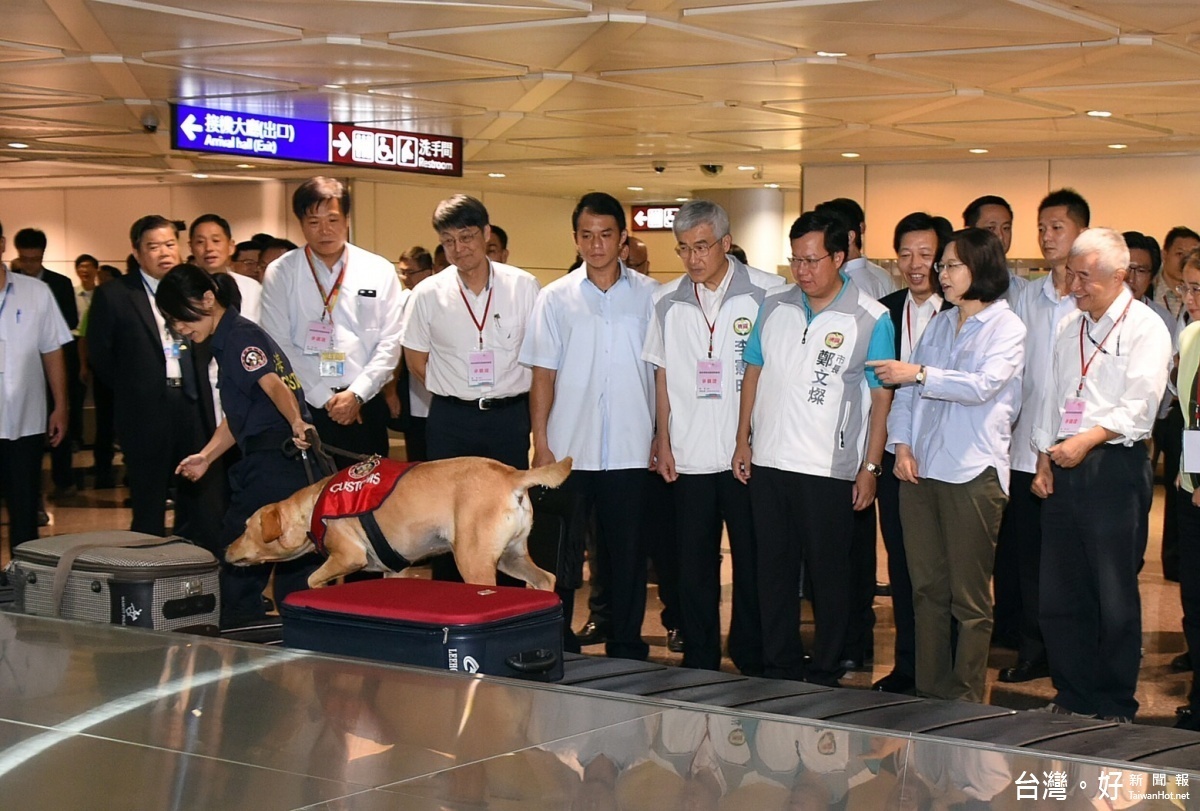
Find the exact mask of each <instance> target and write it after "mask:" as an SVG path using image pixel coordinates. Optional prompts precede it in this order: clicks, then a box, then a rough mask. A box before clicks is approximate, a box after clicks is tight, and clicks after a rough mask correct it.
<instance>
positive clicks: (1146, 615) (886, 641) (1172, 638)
mask: <svg viewBox="0 0 1200 811" xmlns="http://www.w3.org/2000/svg"><path fill="white" fill-rule="evenodd" d="M397 455H402V450H401V451H400V452H399V454H397ZM88 456H90V454H86V453H80V454H77V457H76V464H77V465H80V466H83V465H86V464H88V463H89V462H90V460H89V459H88V458H87V457H88ZM88 481H90V480H89V477H85V482H88ZM125 496H126V491H125V490H123V489H114V490H94V489H87V488H84V489H81V490H80V491H79V493H78V494H77V495H74V496H71V497H69V498H65V499H62V500H61V501H59V502H57V503H56V502H54V501H53V500H52V501H50V503H49V504H48V509H49V512H50V515H51V524H50V526H48V527H46V528H44V529H43V534H62V533H67V532H83V531H88V530H95V529H124V528H128V526H129V518H130V511H129V510H128V509H127V508H125V507H124V506H123V501H124V498H125ZM1161 527H1162V489H1161V488H1158V489H1157V492H1156V497H1155V501H1154V507H1153V511H1152V515H1151V536H1150V544H1149V548H1148V549H1147V553H1146V565H1145V567H1144V569H1143V571H1142V574H1141V578H1140V579H1141V585H1142V618H1143V646H1144V658H1143V662H1142V671H1141V679H1140V682H1139V686H1138V700H1139V701H1140V702H1141V707H1142V709H1141V712H1140V714H1139V716H1138V720H1139V722H1141V723H1147V724H1160V725H1169V724H1172V723H1174V709H1175V707H1176V706H1178V705H1179V704H1181V703H1184V702H1185V699H1186V695H1187V690H1188V687H1189V678H1190V677H1189V676H1188V675H1186V674H1177V673H1172V672H1171V670H1170V664H1169V663H1170V661H1171V659H1172V658H1173V657H1174V656H1176V655H1177V654H1179V653H1180V652H1182V651H1183V649H1184V642H1183V634H1182V632H1181V630H1180V614H1181V612H1180V605H1179V587H1178V584H1175V583H1169V582H1167V581H1165V580H1164V579H1163V578H1162V574H1161V573H1162V566H1161V563H1160V559H1159V552H1160V543H1161V541H1160V537H1159V533H1160V532H1161ZM8 557H9V550H8V544H7V540H5V541H4V544H3V546H2V547H0V563H4V564H6V563H7V561H8ZM878 561H879V563H878V569H879V575H878V579H879V580H881V581H885V580H886V579H887V572H886V556H885V552H884V550H883V546H882V543H881V544H880V547H879V557H878ZM722 582H723V583H724V584H725V588H724V599H723V602H722V614H723V618H724V621H725V623H726V626H727V625H728V620H729V614H728V612H729V588H730V587H729V583H730V571H729V555H728V553H726V555H725V564H724V572H723V578H722ZM659 609H660V605H659V603H658V599H657V591H656V588H655V587H653V586H651V593H650V595H649V600H648V607H647V611H646V620H645V624H644V626H643V633H644V636H645V638H646V640H647V641H648V642H649V643H650V645H651V658H652V659H654V660H655V661H659V662H663V663H668V664H671V663H676V664H677V663H678V662H679V661H680V659H681V656H680V655H678V654H673V653H671V652H670V651H668V650H667V648H666V634H665V631H664V629H663V626H662V623H661V622H660V620H659ZM586 614H587V593H586V587H585V589H584V590H583V592H581V593H580V594H579V595H578V597H577V599H576V602H575V621H574V626H575V627H576V628H579V627H580V626H582V625H583V623H584V622H585V620H586ZM875 614H876V626H875V654H876V657H875V661H874V663H873V665H872V666H871V668H870V670H864V671H861V672H856V673H851V674H849V675H848V676H847V677H846V678H845V679H844V680H843V682H842V684H843V685H844V686H847V687H858V688H863V689H867V688H869V687H870V685H871V683H872V682H873V681H874V680H875V679H878V678H880V677H881V676H883V675H885V674H887V673H888V672H889V671H890V670H891V666H892V645H893V640H894V625H893V621H892V608H891V601H890V599H888V598H886V597H877V598H876V600H875ZM802 625H803V627H804V628H807V629H810V630H811V613H810V611H809V607H808V606H807V604H806V606H805V617H804V621H803V624H802ZM601 651H602V649H601V648H599V647H594V648H586V649H585V651H584V652H587V653H600V652H601ZM1015 663H1016V653H1015V652H1013V651H1010V650H1006V649H1002V648H998V647H994V648H993V649H992V654H991V658H990V661H989V669H988V684H989V688H990V697H989V701H990V702H991V703H993V704H997V705H1001V706H1005V707H1011V708H1014V709H1029V708H1032V707H1036V706H1040V705H1042V704H1044V703H1046V702H1047V701H1048V700H1049V699H1050V698H1051V697H1052V696H1053V692H1052V689H1051V686H1050V680H1049V679H1040V680H1036V681H1033V682H1027V683H1025V684H1019V685H1008V684H1001V683H999V682H998V681H997V680H996V677H997V673H998V671H999V670H1000V669H1001V668H1004V667H1008V666H1010V665H1013V664H1015ZM724 668H725V669H728V670H731V671H732V670H733V667H732V665H731V664H730V663H729V661H728V660H726V661H725V663H724Z"/></svg>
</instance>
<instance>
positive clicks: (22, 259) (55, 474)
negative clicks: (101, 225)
mask: <svg viewBox="0 0 1200 811" xmlns="http://www.w3.org/2000/svg"><path fill="white" fill-rule="evenodd" d="M13 246H14V247H15V248H16V249H17V258H16V259H14V260H13V270H16V271H19V272H21V273H23V274H25V275H26V276H32V277H33V278H35V279H39V280H41V281H43V282H45V283H46V284H47V285H48V286H49V287H50V292H51V293H53V294H54V300H55V302H57V303H58V311H59V312H60V313H62V317H63V320H64V321H66V322H67V328H68V329H70V330H72V331H74V330H75V328H76V327H78V326H79V307H78V306H77V305H76V303H75V285H73V284H71V280H70V279H68V278H67V277H66V276H64V275H62V274H61V273H55V272H54V271H53V270H50V269H49V268H47V267H46V266H45V265H43V264H42V262H43V261H44V260H45V257H46V234H45V233H44V232H42V231H39V230H38V229H36V228H22V229H21V230H20V231H18V232H17V233H16V234H15V235H13ZM63 360H64V361H65V363H66V366H67V387H68V391H69V393H68V400H69V401H72V402H73V401H74V399H75V398H74V397H73V396H72V395H74V394H75V393H76V391H75V390H76V389H77V388H78V387H79V386H80V385H81V384H80V382H79V350H78V347H77V346H76V342H75V339H72V340H71V342H70V343H67V344H63ZM55 406H57V404H55ZM68 407H70V403H68ZM76 419H77V415H75V414H70V416H69V417H68V421H69V422H71V423H74V422H75V421H76ZM78 439H79V437H77V436H70V435H69V434H68V436H65V437H63V440H62V441H61V442H60V443H58V445H56V446H55V447H52V448H51V449H50V476H51V478H52V479H53V481H54V495H56V496H64V495H71V494H72V493H74V492H75V472H74V469H73V466H72V461H71V460H72V451H73V447H72V446H73V442H75V441H77V440H78ZM39 489H40V488H39Z"/></svg>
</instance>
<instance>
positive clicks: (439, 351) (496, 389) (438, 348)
mask: <svg viewBox="0 0 1200 811" xmlns="http://www.w3.org/2000/svg"><path fill="white" fill-rule="evenodd" d="M490 264H491V272H490V274H489V276H488V283H487V285H485V286H484V288H483V290H482V291H480V293H479V295H475V294H474V293H472V292H471V291H470V290H468V289H467V288H466V287H465V286H464V285H463V283H462V280H461V277H460V276H459V274H458V268H456V267H455V266H454V265H451V266H450V267H448V268H446V269H445V270H443V271H442V272H441V273H435V274H434V275H433V276H430V277H429V278H428V279H426V280H425V281H423V282H421V284H419V285H417V287H416V288H415V289H414V290H413V295H412V313H411V314H409V315H408V316H407V320H406V321H405V324H404V335H403V336H402V338H401V340H402V341H403V343H404V346H405V347H407V348H409V349H412V350H415V351H417V352H428V353H429V362H428V364H427V365H426V367H425V387H426V388H428V389H429V391H430V392H432V393H433V394H436V395H440V396H442V397H457V398H458V399H460V400H477V399H480V398H484V397H487V398H503V397H515V396H517V395H518V394H524V393H526V392H528V391H529V385H530V382H531V380H532V378H533V373H532V372H531V371H530V370H529V369H528V367H525V366H522V365H521V364H520V362H519V361H518V355H519V354H520V352H521V342H522V341H524V340H525V328H526V326H527V325H528V324H529V316H530V314H531V313H532V312H533V303H534V301H535V300H537V295H538V289H539V288H538V283H537V279H535V278H534V277H533V275H532V274H530V273H527V272H525V271H524V270H521V269H520V268H517V267H513V266H512V265H505V264H501V263H500V262H490ZM393 275H394V274H393ZM464 296H465V297H466V301H467V302H470V304H469V309H468V304H466V303H464V301H463V297H464ZM489 296H490V297H491V304H490V305H489V304H488V298H489ZM480 318H482V319H483V321H484V324H483V345H482V347H481V346H480V336H479V328H478V326H477V319H480ZM481 349H482V350H484V351H489V352H492V353H493V360H494V367H493V369H494V370H493V381H494V382H493V383H492V384H491V385H479V386H472V385H470V378H469V375H468V372H469V367H468V363H469V361H470V356H471V353H472V352H478V351H480V350H481Z"/></svg>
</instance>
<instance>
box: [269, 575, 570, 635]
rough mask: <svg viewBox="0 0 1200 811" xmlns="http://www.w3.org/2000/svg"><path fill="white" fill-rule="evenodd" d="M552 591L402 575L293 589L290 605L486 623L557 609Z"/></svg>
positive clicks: (443, 622)
mask: <svg viewBox="0 0 1200 811" xmlns="http://www.w3.org/2000/svg"><path fill="white" fill-rule="evenodd" d="M560 603H561V600H559V597H558V595H557V594H555V593H554V592H552V591H539V590H537V589H525V588H514V587H512V586H480V585H475V584H470V583H448V582H444V581H440V580H417V579H414V578H406V577H392V578H384V579H382V580H362V581H359V582H356V583H345V584H343V585H340V586H328V587H326V588H320V589H308V590H306V591H297V592H293V593H292V594H291V595H289V596H288V598H287V605H288V606H289V607H292V608H302V609H309V610H312V611H324V612H328V613H331V614H348V615H351V616H355V617H371V618H374V619H381V620H394V621H401V622H408V623H416V624H422V625H436V626H438V627H442V626H457V625H467V626H473V625H486V624H490V623H493V622H503V621H505V620H510V619H515V618H519V617H525V616H528V615H530V614H536V613H540V612H543V611H549V610H553V609H554V608H557V607H558V606H559V604H560Z"/></svg>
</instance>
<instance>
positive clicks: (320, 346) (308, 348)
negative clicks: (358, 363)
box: [304, 321, 345, 376]
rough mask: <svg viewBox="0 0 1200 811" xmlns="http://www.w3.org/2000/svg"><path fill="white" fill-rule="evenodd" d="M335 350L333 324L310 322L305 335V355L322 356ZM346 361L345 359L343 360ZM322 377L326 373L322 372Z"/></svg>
mask: <svg viewBox="0 0 1200 811" xmlns="http://www.w3.org/2000/svg"><path fill="white" fill-rule="evenodd" d="M332 349H333V324H326V323H325V322H324V321H309V322H308V330H307V331H306V332H305V334H304V354H305V355H320V354H322V353H324V352H328V351H330V350H332ZM343 360H345V358H343ZM322 376H325V375H324V372H322Z"/></svg>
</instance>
